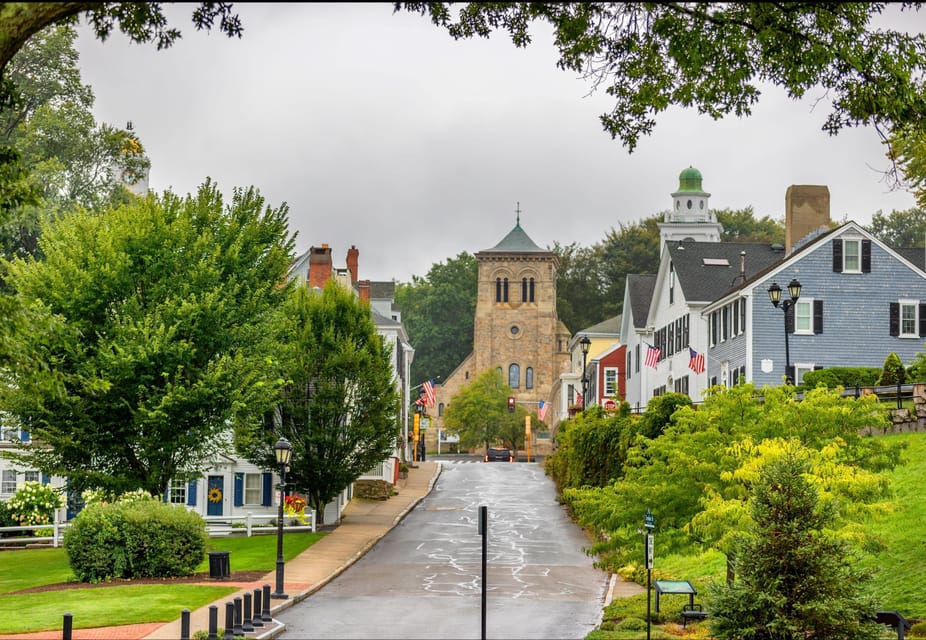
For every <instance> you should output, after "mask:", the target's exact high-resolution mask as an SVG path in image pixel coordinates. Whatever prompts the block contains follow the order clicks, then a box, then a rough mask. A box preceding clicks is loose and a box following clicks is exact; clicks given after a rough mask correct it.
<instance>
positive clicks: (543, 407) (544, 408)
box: [537, 400, 550, 420]
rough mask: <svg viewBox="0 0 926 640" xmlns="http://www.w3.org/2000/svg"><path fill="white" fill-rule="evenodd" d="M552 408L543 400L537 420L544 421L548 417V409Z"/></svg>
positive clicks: (538, 410)
mask: <svg viewBox="0 0 926 640" xmlns="http://www.w3.org/2000/svg"><path fill="white" fill-rule="evenodd" d="M549 408H550V405H549V404H548V403H546V402H544V401H543V400H541V401H540V404H539V405H538V407H537V419H538V420H543V419H544V418H545V417H546V415H547V409H549Z"/></svg>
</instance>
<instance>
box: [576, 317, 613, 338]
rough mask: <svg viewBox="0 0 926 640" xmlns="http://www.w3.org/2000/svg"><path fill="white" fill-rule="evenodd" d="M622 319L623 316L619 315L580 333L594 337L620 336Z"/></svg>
mask: <svg viewBox="0 0 926 640" xmlns="http://www.w3.org/2000/svg"><path fill="white" fill-rule="evenodd" d="M621 319H622V316H620V315H617V316H614V317H613V318H608V319H607V320H602V321H601V322H599V323H598V324H593V325H592V326H590V327H588V328H587V329H582V330H581V331H579V333H584V334H587V335H594V334H611V335H620V332H621Z"/></svg>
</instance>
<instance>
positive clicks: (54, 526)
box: [0, 510, 71, 547]
mask: <svg viewBox="0 0 926 640" xmlns="http://www.w3.org/2000/svg"><path fill="white" fill-rule="evenodd" d="M69 526H71V523H70V522H61V511H60V510H55V521H54V522H52V523H50V524H33V525H23V526H20V527H0V533H5V532H13V531H22V532H23V533H25V532H26V531H37V530H45V529H51V531H52V534H51V535H50V536H35V537H33V536H23V537H15V538H0V542H4V541H5V542H27V543H29V542H51V543H52V546H53V547H60V546H61V539H62V538H63V537H64V530H65V529H67V528H68V527H69Z"/></svg>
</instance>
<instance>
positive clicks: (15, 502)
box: [7, 482, 61, 527]
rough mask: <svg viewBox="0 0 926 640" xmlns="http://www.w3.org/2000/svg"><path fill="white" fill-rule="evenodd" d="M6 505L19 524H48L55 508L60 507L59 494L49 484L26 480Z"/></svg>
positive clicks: (25, 525)
mask: <svg viewBox="0 0 926 640" xmlns="http://www.w3.org/2000/svg"><path fill="white" fill-rule="evenodd" d="M7 506H8V507H9V509H10V515H12V516H13V519H14V520H15V521H16V522H18V523H19V524H20V526H23V527H28V526H30V525H36V524H50V523H51V522H53V521H54V518H55V510H56V509H58V508H60V507H61V494H60V493H58V490H57V489H55V488H54V487H52V486H51V485H47V484H42V483H40V482H27V483H25V484H24V485H23V486H22V487H20V488H19V489H17V490H16V493H14V494H13V497H12V498H10V501H9V503H8V504H7Z"/></svg>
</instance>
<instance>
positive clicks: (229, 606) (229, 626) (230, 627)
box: [222, 601, 235, 640]
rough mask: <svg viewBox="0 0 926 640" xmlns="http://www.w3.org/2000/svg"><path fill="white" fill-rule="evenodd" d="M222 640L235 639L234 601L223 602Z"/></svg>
mask: <svg viewBox="0 0 926 640" xmlns="http://www.w3.org/2000/svg"><path fill="white" fill-rule="evenodd" d="M222 640H235V603H234V602H231V601H229V602H226V603H225V633H224V634H222Z"/></svg>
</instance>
